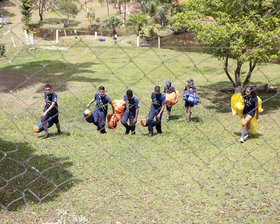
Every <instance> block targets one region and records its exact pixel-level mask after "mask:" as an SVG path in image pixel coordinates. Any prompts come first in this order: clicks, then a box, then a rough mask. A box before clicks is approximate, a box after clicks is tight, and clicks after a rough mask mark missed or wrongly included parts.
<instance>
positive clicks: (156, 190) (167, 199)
mask: <svg viewBox="0 0 280 224" xmlns="http://www.w3.org/2000/svg"><path fill="white" fill-rule="evenodd" d="M38 2H40V1H38ZM0 3H1V4H2V5H1V6H3V11H5V14H6V15H7V16H8V17H10V19H9V20H7V18H6V17H5V18H6V20H5V21H9V22H5V23H3V24H2V26H1V28H0V34H1V41H0V44H3V46H4V47H3V48H5V49H4V50H3V52H4V51H5V53H3V56H4V57H3V58H2V59H1V61H0V103H1V111H0V118H1V119H0V133H1V137H0V170H1V172H0V217H1V219H0V220H1V223H253V222H256V223H279V221H280V218H279V196H280V195H279V168H280V167H279V164H280V163H279V162H280V161H279V159H280V158H279V146H280V143H279V142H280V141H279V131H280V127H279V106H280V103H279V102H280V101H279V92H277V90H275V88H274V89H272V90H271V89H270V90H271V91H272V92H265V91H259V92H257V95H258V96H259V97H260V98H261V99H262V108H263V109H264V111H263V112H262V113H260V115H259V116H260V117H259V119H258V130H257V133H256V134H254V135H251V136H250V138H249V139H248V140H246V141H245V142H244V143H240V135H241V129H242V127H241V122H242V120H241V119H240V118H238V117H237V116H236V117H234V116H232V109H231V96H232V95H233V94H234V89H233V88H232V84H231V83H230V81H229V80H228V78H227V75H226V73H225V63H224V60H222V59H217V58H216V57H213V55H215V53H212V54H209V53H208V54H207V53H202V51H204V50H209V49H211V50H212V52H215V51H219V50H220V49H221V47H210V46H203V45H201V44H198V43H197V42H196V41H195V39H194V35H193V34H190V33H184V34H180V35H172V36H169V37H161V38H156V39H153V40H148V39H147V38H146V39H145V38H143V37H141V38H139V37H137V36H136V35H129V34H127V35H119V36H114V35H111V33H109V32H105V31H102V32H101V31H98V30H94V29H92V27H91V30H90V31H84V30H81V29H80V30H79V29H78V28H76V27H79V21H85V22H89V17H88V16H89V15H88V13H89V10H87V8H86V7H85V5H84V2H82V1H75V4H76V5H77V6H78V11H79V13H80V14H78V15H77V17H76V18H77V19H76V20H75V19H73V20H70V27H71V28H67V29H66V28H61V29H57V28H53V27H55V26H51V25H54V24H55V23H59V22H61V21H64V20H65V17H64V16H63V14H61V13H60V12H59V10H58V9H57V10H50V12H49V13H52V15H53V18H55V19H48V20H47V21H48V22H49V25H50V27H51V28H48V27H47V26H46V27H44V28H40V27H36V28H30V29H28V30H26V31H25V30H24V28H22V27H23V23H22V21H21V20H20V15H16V16H15V15H14V14H13V13H16V12H17V13H19V10H15V11H12V12H11V10H12V9H13V8H19V6H20V5H21V4H22V2H21V1H4V3H3V2H0ZM105 3H106V2H105ZM129 3H130V4H131V8H129V7H128V6H127V7H128V8H129V9H130V10H133V9H135V8H136V9H135V10H137V7H136V6H135V5H137V3H134V2H129ZM53 4H55V3H53ZM86 4H87V7H88V8H89V7H90V6H92V7H94V6H96V5H98V6H99V4H100V3H98V2H96V3H95V2H94V1H87V2H86ZM132 6H133V7H134V8H133V7H132ZM112 8H113V4H112ZM55 9H56V8H55ZM101 9H103V10H105V11H106V12H107V7H106V4H105V5H103V6H102V8H100V10H101ZM110 10H112V9H111V8H110ZM277 10H279V8H276V10H275V11H276V12H277ZM275 11H272V12H271V14H273V13H275ZM111 13H112V11H111ZM235 13H237V12H236V11H234V12H233V14H235ZM3 18H4V17H3ZM81 18H82V19H81ZM79 19H80V20H79ZM3 21H4V20H3ZM205 22H206V23H214V24H215V26H217V27H218V26H220V25H221V23H222V22H223V21H221V22H216V21H215V22H213V20H211V19H210V20H209V21H208V20H207V21H205ZM72 23H73V24H72ZM253 24H254V23H253ZM33 27H34V26H33ZM93 27H94V26H93ZM252 27H254V25H252V26H251V27H250V29H251V28H252ZM248 29H249V28H248ZM243 32H244V33H246V32H248V30H243ZM235 38H236V39H235ZM237 39H238V36H236V37H234V38H233V39H232V41H235V40H237ZM224 44H225V45H226V43H224ZM259 48H260V49H261V48H262V46H259ZM227 60H228V63H227V71H228V72H230V73H234V72H235V66H236V60H234V59H227ZM245 66H247V67H248V66H251V64H249V62H248V63H247V62H246V63H244V67H245ZM279 68H280V67H279V63H277V60H275V61H273V62H271V63H266V64H257V65H256V68H255V70H254V71H253V75H252V78H251V79H252V80H251V82H252V83H253V84H255V85H263V84H268V85H265V87H266V88H267V86H274V87H277V86H279V78H280V76H279ZM245 72H246V71H245V69H243V70H242V71H241V77H242V78H245V75H246V74H245ZM190 79H193V80H194V85H195V86H196V88H197V95H198V96H199V103H198V104H197V105H195V106H194V107H191V112H192V113H191V117H188V116H189V114H188V112H187V110H189V109H187V110H186V104H185V100H183V92H184V90H185V88H186V86H187V85H188V81H190ZM167 80H170V82H171V84H172V86H174V87H175V89H176V91H178V92H179V102H178V103H177V104H175V105H174V106H173V107H172V110H171V112H170V115H171V117H170V118H169V117H168V112H167V107H166V108H165V110H164V112H163V114H162V118H161V130H162V133H160V130H158V129H157V128H156V127H154V129H155V130H154V135H153V136H152V137H151V135H149V133H151V131H150V132H149V131H148V127H147V125H146V126H145V125H141V124H140V121H141V120H143V121H145V122H149V121H147V120H146V119H147V118H148V117H149V111H150V110H151V104H152V99H151V95H152V93H153V92H154V87H155V86H160V88H161V92H163V89H164V87H165V86H166V81H167ZM46 83H50V84H51V85H52V87H53V92H55V93H56V94H57V104H58V108H59V121H60V125H61V131H62V132H61V134H55V132H56V128H55V125H54V127H51V128H49V129H48V131H49V138H47V139H42V137H43V136H44V134H45V132H44V130H43V131H42V132H40V133H39V134H38V133H34V132H33V130H32V129H33V126H34V125H36V124H38V123H39V122H40V120H41V113H42V110H43V106H44V102H45V100H44V91H45V84H46ZM100 86H104V87H105V91H106V94H107V95H108V96H109V97H110V98H111V99H112V100H122V99H123V98H124V95H126V91H127V90H128V89H131V90H132V91H133V94H134V96H136V97H137V98H138V100H139V105H140V109H139V116H138V119H137V123H136V134H135V135H131V134H128V135H127V134H125V131H126V129H125V127H123V125H122V123H121V121H119V122H118V123H117V124H118V127H117V128H116V129H109V128H108V121H106V125H105V129H106V131H107V133H106V134H104V135H103V134H101V133H100V130H99V129H98V130H96V129H97V128H99V127H96V126H95V125H94V124H93V123H88V122H86V121H85V118H84V116H83V112H84V110H85V109H86V107H87V105H88V103H89V102H90V101H91V100H92V99H93V97H94V95H95V93H97V92H98V91H99V87H100ZM221 89H222V90H226V91H225V92H224V91H220V90H221ZM261 90H263V89H261ZM266 90H267V89H266ZM95 104H96V102H95V103H93V104H92V105H91V106H90V107H89V108H90V109H91V111H94V106H95ZM94 113H96V111H94ZM108 113H112V109H111V107H110V105H109V107H108ZM187 120H188V121H187ZM145 122H143V123H145ZM143 123H142V124H143ZM41 128H42V127H41ZM102 130H104V129H102ZM156 130H157V131H158V133H157V131H156Z"/></svg>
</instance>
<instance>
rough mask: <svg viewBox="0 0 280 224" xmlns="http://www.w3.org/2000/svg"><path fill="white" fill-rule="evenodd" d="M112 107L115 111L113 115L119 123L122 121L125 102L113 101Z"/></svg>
mask: <svg viewBox="0 0 280 224" xmlns="http://www.w3.org/2000/svg"><path fill="white" fill-rule="evenodd" d="M112 105H113V107H114V109H115V113H116V116H117V118H118V119H119V121H120V120H121V119H122V115H123V112H124V109H125V101H124V100H113V101H112Z"/></svg>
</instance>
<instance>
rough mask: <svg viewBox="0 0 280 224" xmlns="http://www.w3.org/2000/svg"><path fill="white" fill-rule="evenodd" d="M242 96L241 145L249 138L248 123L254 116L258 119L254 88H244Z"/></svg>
mask: <svg viewBox="0 0 280 224" xmlns="http://www.w3.org/2000/svg"><path fill="white" fill-rule="evenodd" d="M243 95H244V109H243V116H244V120H243V123H242V131H241V138H240V142H241V143H243V142H244V140H246V139H248V138H249V137H250V121H251V120H252V118H253V117H254V116H255V114H256V119H259V110H258V98H257V95H256V93H255V91H254V86H248V87H246V88H245V94H243Z"/></svg>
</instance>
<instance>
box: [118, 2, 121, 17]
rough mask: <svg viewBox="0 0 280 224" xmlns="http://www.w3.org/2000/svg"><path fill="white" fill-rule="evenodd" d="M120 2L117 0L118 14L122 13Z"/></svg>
mask: <svg viewBox="0 0 280 224" xmlns="http://www.w3.org/2000/svg"><path fill="white" fill-rule="evenodd" d="M121 5H122V4H121V2H120V0H118V7H119V14H122V7H121Z"/></svg>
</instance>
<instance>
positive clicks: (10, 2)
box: [0, 0, 16, 17]
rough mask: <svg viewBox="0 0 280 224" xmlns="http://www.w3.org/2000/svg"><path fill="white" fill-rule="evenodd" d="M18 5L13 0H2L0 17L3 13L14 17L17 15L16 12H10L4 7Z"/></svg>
mask: <svg viewBox="0 0 280 224" xmlns="http://www.w3.org/2000/svg"><path fill="white" fill-rule="evenodd" d="M14 6H16V4H15V3H13V1H9V0H4V1H2V2H1V1H0V17H2V15H4V17H5V16H10V17H14V16H16V15H15V14H14V13H11V12H9V11H8V10H7V9H4V7H14Z"/></svg>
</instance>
